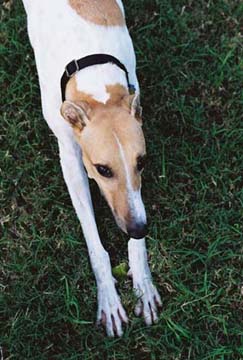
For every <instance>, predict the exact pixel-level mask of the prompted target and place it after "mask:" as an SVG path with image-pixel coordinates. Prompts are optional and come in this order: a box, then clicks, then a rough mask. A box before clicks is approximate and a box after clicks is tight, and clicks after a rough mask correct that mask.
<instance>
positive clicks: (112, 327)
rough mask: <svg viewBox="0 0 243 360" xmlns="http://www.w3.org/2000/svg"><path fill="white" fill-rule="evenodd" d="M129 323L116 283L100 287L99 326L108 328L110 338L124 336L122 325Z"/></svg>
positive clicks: (107, 283) (109, 282)
mask: <svg viewBox="0 0 243 360" xmlns="http://www.w3.org/2000/svg"><path fill="white" fill-rule="evenodd" d="M123 323H128V318H127V315H126V312H125V310H124V308H123V306H122V304H121V300H120V297H119V296H118V294H117V292H116V288H115V285H114V281H113V280H111V281H108V282H105V283H102V284H99V285H98V314H97V324H98V325H100V324H101V325H103V326H104V327H105V328H106V333H107V335H108V336H112V337H114V336H115V335H117V336H122V334H123V331H122V325H123Z"/></svg>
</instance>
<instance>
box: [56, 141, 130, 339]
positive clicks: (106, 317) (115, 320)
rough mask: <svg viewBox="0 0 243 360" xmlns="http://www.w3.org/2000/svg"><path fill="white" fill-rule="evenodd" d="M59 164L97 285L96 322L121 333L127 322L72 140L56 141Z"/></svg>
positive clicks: (76, 150) (79, 157) (77, 148)
mask: <svg viewBox="0 0 243 360" xmlns="http://www.w3.org/2000/svg"><path fill="white" fill-rule="evenodd" d="M59 149H60V158H61V166H62V171H63V175H64V179H65V182H66V184H67V187H68V190H69V194H70V196H71V199H72V203H73V206H74V208H75V210H76V213H77V215H78V218H79V220H80V222H81V225H82V229H83V233H84V236H85V239H86V242H87V246H88V251H89V256H90V261H91V266H92V269H93V271H94V275H95V278H96V282H97V288H98V314H97V315H98V316H97V320H98V322H99V323H100V322H101V323H102V324H103V325H105V326H106V332H107V334H108V335H109V336H114V335H115V334H117V335H118V336H121V335H122V322H127V316H126V312H125V311H124V309H123V307H122V305H121V301H120V298H119V296H118V294H117V292H116V288H115V281H114V279H113V277H112V273H111V265H110V259H109V255H108V253H107V252H106V251H105V249H104V248H103V246H102V244H101V241H100V238H99V234H98V230H97V226H96V222H95V217H94V211H93V206H92V202H91V196H90V191H89V184H88V179H87V175H86V173H85V170H84V167H83V163H82V158H81V152H80V149H79V147H78V146H77V145H76V144H74V143H69V144H65V145H64V144H62V143H60V142H59Z"/></svg>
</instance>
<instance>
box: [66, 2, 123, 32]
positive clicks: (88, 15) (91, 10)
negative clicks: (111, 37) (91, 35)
mask: <svg viewBox="0 0 243 360" xmlns="http://www.w3.org/2000/svg"><path fill="white" fill-rule="evenodd" d="M69 4H70V6H71V7H72V9H73V10H75V11H76V12H77V13H78V15H80V16H81V17H82V18H84V19H85V20H88V21H90V22H92V23H94V24H97V25H103V26H117V25H119V26H122V25H125V19H124V16H123V13H122V11H121V9H120V7H119V5H118V4H117V2H116V0H69Z"/></svg>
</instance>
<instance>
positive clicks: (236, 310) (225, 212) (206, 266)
mask: <svg viewBox="0 0 243 360" xmlns="http://www.w3.org/2000/svg"><path fill="white" fill-rule="evenodd" d="M1 4H2V5H1V9H0V14H1V32H0V39H1V47H0V51H1V73H0V79H1V133H0V136H1V137H0V139H1V147H0V152H1V154H0V159H1V160H0V162H1V172H0V201H1V216H0V221H1V236H0V239H1V240H0V344H1V347H2V349H3V353H4V360H7V359H9V360H10V359H11V360H12V359H21V360H27V359H28V360H30V359H31V360H42V359H58V360H76V359H116V360H122V359H124V360H127V359H146V360H147V359H152V360H154V359H160V360H179V359H181V360H186V359H191V360H192V359H195V360H209V359H210V360H211V359H212V360H228V359H231V360H238V359H243V346H242V343H243V339H242V334H243V323H242V308H243V299H242V295H241V286H242V285H243V284H242V265H243V254H242V243H243V242H242V237H243V236H242V232H243V194H242V186H243V116H242V113H243V112H242V105H243V96H242V84H243V62H242V55H243V51H242V50H243V48H242V44H243V38H242V36H243V34H242V26H241V25H242V20H243V5H242V2H241V1H237V0H215V1H203V0H199V1H191V0H186V1H184V0H183V1H182V0H178V1H174V0H164V1H162V0H160V1H159V0H157V1H155V0H152V1H148V0H146V1H145V0H144V1H141V0H134V1H128V0H127V1H125V6H126V12H127V19H128V25H129V28H130V32H131V34H132V37H133V40H134V44H135V48H136V53H137V60H138V75H139V79H140V83H141V90H142V103H143V108H144V132H145V136H146V139H147V147H148V153H149V162H148V165H147V169H146V171H145V174H144V181H143V184H144V186H143V190H144V191H143V194H144V195H143V196H144V199H145V203H146V208H147V213H148V217H149V224H150V235H149V237H148V239H147V244H148V249H149V259H150V264H151V270H152V273H153V276H154V280H155V283H156V284H157V286H158V289H159V291H160V293H161V295H162V298H163V311H162V312H161V315H160V321H159V323H158V324H157V325H155V326H152V327H150V328H147V327H145V325H144V323H143V321H142V320H141V319H137V318H135V316H134V315H133V306H134V302H135V299H134V298H133V296H132V289H131V281H130V280H129V279H126V280H121V281H120V282H119V284H118V287H119V289H120V292H121V297H122V301H123V304H124V306H125V308H126V309H127V311H128V314H129V317H130V323H129V326H128V328H127V329H126V331H125V334H124V336H123V337H122V338H121V339H109V338H107V337H105V336H104V333H103V332H101V331H100V330H99V329H97V328H95V327H94V325H93V322H94V321H95V316H96V286H95V281H94V277H93V274H92V272H91V268H90V264H89V260H88V254H87V249H86V245H85V242H84V239H83V235H82V232H81V229H80V225H79V222H78V220H77V218H76V215H75V212H74V210H73V208H72V205H71V202H70V199H69V196H68V193H67V190H66V186H65V184H64V181H63V178H62V175H61V169H60V165H59V161H58V150H57V144H56V141H55V139H54V136H53V135H52V134H51V132H50V130H49V129H48V127H47V125H46V123H45V122H44V120H43V118H42V114H41V104H40V94H39V87H38V80H37V75H36V68H35V63H34V58H33V52H32V50H31V47H30V45H29V41H28V37H27V33H26V18H25V14H24V11H23V7H22V5H21V2H20V0H16V1H14V2H12V6H11V9H10V11H9V10H8V9H6V8H5V7H4V6H3V3H2V2H1ZM92 192H93V198H95V202H96V214H97V220H98V224H99V229H100V233H101V236H102V239H103V242H104V245H105V247H106V248H107V249H108V251H109V253H110V254H111V260H112V265H113V266H116V265H118V264H119V263H121V262H126V261H127V249H126V247H127V244H126V243H127V239H126V237H125V236H123V234H122V233H121V232H120V231H119V230H118V229H117V227H116V225H115V224H114V221H113V219H112V216H111V214H110V211H109V209H108V208H107V205H106V204H105V203H104V200H103V199H102V198H101V197H100V195H99V192H98V190H97V188H96V186H94V185H93V184H92ZM0 354H1V351H0ZM0 358H1V356H0Z"/></svg>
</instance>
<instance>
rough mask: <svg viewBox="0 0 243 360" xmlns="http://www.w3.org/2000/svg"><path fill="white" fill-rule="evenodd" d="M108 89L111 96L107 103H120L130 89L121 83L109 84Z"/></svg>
mask: <svg viewBox="0 0 243 360" xmlns="http://www.w3.org/2000/svg"><path fill="white" fill-rule="evenodd" d="M106 91H107V92H108V94H110V98H109V99H108V100H107V102H106V104H107V105H119V104H120V103H121V102H122V101H123V99H124V98H125V96H126V95H128V90H127V89H126V88H125V87H124V86H123V85H121V84H115V85H107V86H106Z"/></svg>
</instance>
